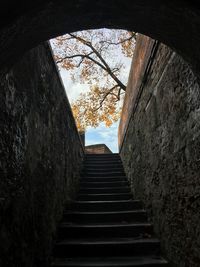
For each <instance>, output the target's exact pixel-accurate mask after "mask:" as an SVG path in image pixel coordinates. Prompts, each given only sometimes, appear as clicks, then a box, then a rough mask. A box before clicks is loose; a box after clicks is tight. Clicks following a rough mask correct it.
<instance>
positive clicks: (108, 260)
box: [54, 256, 167, 267]
mask: <svg viewBox="0 0 200 267" xmlns="http://www.w3.org/2000/svg"><path fill="white" fill-rule="evenodd" d="M54 264H56V265H57V266H65V265H66V264H67V265H66V266H85V267H93V266H96V267H103V266H110V267H119V266H121V267H124V266H132V267H134V266H148V265H149V264H155V265H157V264H167V261H166V260H164V259H163V258H162V257H147V256H146V257H144V256H143V257H101V258H100V257H99V258H96V257H95V258H93V257H90V258H68V259H55V261H54Z"/></svg>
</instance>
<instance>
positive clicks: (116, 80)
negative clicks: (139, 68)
mask: <svg viewBox="0 0 200 267" xmlns="http://www.w3.org/2000/svg"><path fill="white" fill-rule="evenodd" d="M70 36H72V37H74V38H77V40H79V41H80V42H82V43H83V44H85V45H86V46H88V47H89V48H90V49H91V50H92V51H93V52H94V53H95V55H96V56H97V57H98V58H99V59H100V61H101V63H100V62H98V61H96V60H95V59H93V58H88V57H87V58H88V59H90V60H92V61H93V62H94V63H96V64H97V65H99V66H100V67H101V68H102V69H104V70H105V71H106V72H107V73H108V74H109V75H110V77H111V78H112V79H113V80H114V81H115V82H116V83H117V84H118V85H119V86H120V87H121V88H122V90H124V91H126V86H125V85H124V84H123V83H122V82H121V81H120V80H119V79H118V78H117V76H116V75H115V74H114V73H113V72H112V70H111V69H110V67H109V65H108V63H107V62H106V61H105V59H104V58H103V57H102V56H101V55H100V53H99V52H98V51H97V50H96V49H95V48H94V47H93V46H92V44H91V42H89V41H86V40H84V39H83V38H81V37H79V36H76V35H74V34H72V33H70Z"/></svg>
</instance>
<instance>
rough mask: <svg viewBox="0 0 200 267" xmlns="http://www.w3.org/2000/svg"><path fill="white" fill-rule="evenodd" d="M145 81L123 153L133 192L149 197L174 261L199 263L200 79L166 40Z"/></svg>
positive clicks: (185, 265) (182, 265)
mask: <svg viewBox="0 0 200 267" xmlns="http://www.w3.org/2000/svg"><path fill="white" fill-rule="evenodd" d="M143 38H145V37H143ZM152 42H153V40H152ZM133 64H134V63H133ZM144 80H145V83H144V84H143V86H142V87H141V88H140V89H141V90H140V95H139V98H138V103H137V105H136V108H135V109H134V112H133V113H132V114H131V116H130V120H129V123H128V128H127V131H126V133H125V135H124V139H123V140H122V142H121V151H120V155H121V157H122V160H123V163H124V166H125V170H126V173H127V175H128V178H129V180H130V182H131V186H132V191H133V194H134V197H135V198H140V199H142V200H143V201H144V204H145V206H146V208H147V210H148V213H149V216H150V220H151V221H152V222H153V223H154V227H155V231H156V233H157V235H158V236H159V237H160V239H161V245H162V249H163V252H164V254H165V255H166V257H167V258H168V259H169V260H170V261H171V263H172V266H179V267H197V266H199V265H200V253H199V251H200V224H199V221H200V178H199V177H200V88H199V84H198V81H197V79H196V77H195V75H194V73H193V72H192V70H191V68H190V67H189V66H188V64H187V63H186V62H184V61H183V59H182V58H181V57H180V56H178V55H177V54H176V53H174V52H173V51H171V50H170V49H169V48H168V47H167V46H165V45H163V44H159V45H158V47H157V52H156V53H155V55H154V58H153V62H152V64H151V68H150V70H149V72H148V76H147V77H146V78H145V79H144ZM132 90H133V91H134V90H135V88H134V87H132Z"/></svg>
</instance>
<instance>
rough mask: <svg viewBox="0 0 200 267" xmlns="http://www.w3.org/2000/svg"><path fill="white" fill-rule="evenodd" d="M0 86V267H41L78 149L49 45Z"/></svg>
mask: <svg viewBox="0 0 200 267" xmlns="http://www.w3.org/2000/svg"><path fill="white" fill-rule="evenodd" d="M0 87H1V88H0V173H1V179H0V266H4V267H6V266H9V267H11V266H13V267H14V266H15V267H16V266H19V267H20V266H21V267H22V266H23V267H33V266H34V267H36V266H37V267H39V266H43V267H44V266H47V264H48V257H49V253H50V250H51V246H52V238H53V236H54V233H55V229H56V223H57V222H58V220H59V219H60V217H61V215H62V212H63V207H64V204H65V203H68V202H70V200H71V199H72V198H73V197H74V195H75V192H76V188H77V183H78V180H79V172H80V168H81V163H82V159H83V147H82V145H81V142H80V138H79V135H78V132H77V129H76V126H75V122H74V118H73V116H72V112H71V109H70V105H69V102H68V100H67V97H66V94H65V91H64V87H63V85H62V83H61V80H60V77H59V74H58V71H57V68H56V65H55V63H54V61H53V58H52V53H51V50H50V48H49V45H48V43H45V44H41V45H39V46H38V47H37V48H35V49H33V50H31V51H30V52H28V53H27V54H26V55H25V56H24V57H23V58H21V60H20V61H19V62H18V63H17V64H16V65H15V66H14V67H13V68H12V69H11V70H10V71H9V73H7V74H6V75H5V77H3V78H2V79H1V81H0Z"/></svg>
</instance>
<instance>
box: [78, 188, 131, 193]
mask: <svg viewBox="0 0 200 267" xmlns="http://www.w3.org/2000/svg"><path fill="white" fill-rule="evenodd" d="M130 192H131V191H130V187H128V186H122V187H97V188H90V187H89V188H87V187H80V191H79V193H80V194H108V193H109V194H110V193H114V194H115V193H130Z"/></svg>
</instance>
